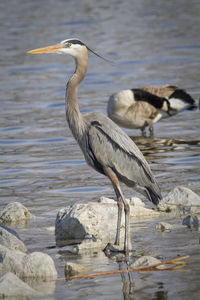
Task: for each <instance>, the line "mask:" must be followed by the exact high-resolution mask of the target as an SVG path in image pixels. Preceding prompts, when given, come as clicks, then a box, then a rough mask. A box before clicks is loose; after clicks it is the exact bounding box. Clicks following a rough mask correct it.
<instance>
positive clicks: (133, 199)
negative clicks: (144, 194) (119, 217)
mask: <svg viewBox="0 0 200 300" xmlns="http://www.w3.org/2000/svg"><path fill="white" fill-rule="evenodd" d="M126 200H127V201H128V203H129V204H130V205H133V206H142V207H145V204H144V202H142V200H141V199H140V198H138V197H131V198H130V199H126ZM98 202H99V203H110V204H116V200H114V199H110V198H107V197H104V196H102V197H100V198H99V200H98Z"/></svg>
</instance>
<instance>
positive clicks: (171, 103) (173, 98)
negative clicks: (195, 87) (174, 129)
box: [107, 85, 196, 135]
mask: <svg viewBox="0 0 200 300" xmlns="http://www.w3.org/2000/svg"><path fill="white" fill-rule="evenodd" d="M195 107H196V105H195V101H194V99H193V98H192V97H191V96H190V95H189V94H188V93H186V92H185V91H184V90H183V89H179V88H178V87H177V86H175V85H163V86H161V87H151V86H148V87H143V88H136V89H127V90H121V91H119V92H117V93H115V94H113V95H111V96H110V98H109V101H108V105H107V113H108V116H109V118H111V119H112V120H113V121H114V122H115V123H117V124H118V125H119V126H121V127H124V128H130V129H141V130H142V134H143V135H145V134H146V132H145V130H146V127H147V126H149V130H150V135H153V123H156V122H158V121H159V120H160V119H162V118H167V117H170V116H173V115H175V114H177V113H178V112H180V111H182V110H184V109H193V108H195Z"/></svg>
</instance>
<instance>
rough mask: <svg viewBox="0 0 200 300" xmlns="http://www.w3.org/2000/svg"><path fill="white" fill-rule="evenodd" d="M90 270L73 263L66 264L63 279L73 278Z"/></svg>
mask: <svg viewBox="0 0 200 300" xmlns="http://www.w3.org/2000/svg"><path fill="white" fill-rule="evenodd" d="M90 270H92V269H91V268H89V267H86V266H84V265H81V264H77V263H73V262H66V264H65V268H64V273H65V277H69V276H75V275H78V274H81V273H86V272H88V271H90Z"/></svg>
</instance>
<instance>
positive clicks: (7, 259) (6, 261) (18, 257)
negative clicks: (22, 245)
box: [0, 245, 26, 277]
mask: <svg viewBox="0 0 200 300" xmlns="http://www.w3.org/2000/svg"><path fill="white" fill-rule="evenodd" d="M25 255H26V254H25V253H23V252H21V251H19V250H11V249H8V248H7V247H5V246H2V245H0V258H1V259H0V272H1V273H3V272H12V273H14V274H15V275H17V276H18V277H20V275H21V274H23V268H24V265H23V258H24V257H25Z"/></svg>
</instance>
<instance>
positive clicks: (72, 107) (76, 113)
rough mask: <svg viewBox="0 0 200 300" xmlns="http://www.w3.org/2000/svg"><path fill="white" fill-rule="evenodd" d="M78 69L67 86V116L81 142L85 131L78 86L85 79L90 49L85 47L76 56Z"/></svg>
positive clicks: (74, 134)
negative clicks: (78, 99)
mask: <svg viewBox="0 0 200 300" xmlns="http://www.w3.org/2000/svg"><path fill="white" fill-rule="evenodd" d="M75 61H76V70H75V72H74V74H73V76H72V77H71V78H70V80H69V81H68V83H67V87H66V117H67V122H68V124H69V128H70V129H71V131H72V133H73V136H74V137H75V139H76V140H77V141H78V142H79V141H80V139H81V137H82V135H83V131H84V127H85V126H84V121H83V116H82V114H81V113H80V110H79V105H78V101H77V95H78V86H79V84H80V82H81V81H82V80H83V79H84V77H85V75H86V72H87V66H88V51H87V48H86V47H84V48H83V49H82V52H80V53H79V56H78V57H75Z"/></svg>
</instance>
